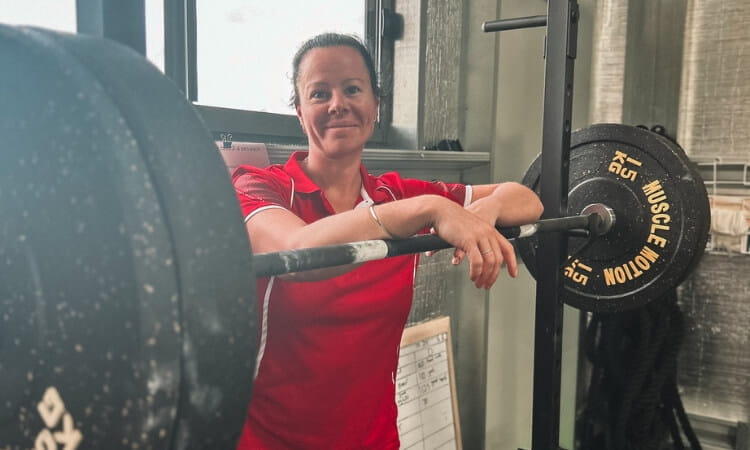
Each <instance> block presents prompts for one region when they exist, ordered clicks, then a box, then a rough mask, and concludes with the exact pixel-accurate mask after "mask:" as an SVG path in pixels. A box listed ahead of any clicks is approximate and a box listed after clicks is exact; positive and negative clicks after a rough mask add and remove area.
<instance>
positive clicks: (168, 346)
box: [0, 25, 710, 449]
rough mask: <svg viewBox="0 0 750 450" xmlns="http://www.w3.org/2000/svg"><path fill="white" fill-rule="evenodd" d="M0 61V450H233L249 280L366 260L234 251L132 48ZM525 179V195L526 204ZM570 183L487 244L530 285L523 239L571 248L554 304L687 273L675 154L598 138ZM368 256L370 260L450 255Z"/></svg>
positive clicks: (176, 110)
mask: <svg viewBox="0 0 750 450" xmlns="http://www.w3.org/2000/svg"><path fill="white" fill-rule="evenodd" d="M0 63H1V64H2V67H3V70H2V71H0V99H1V100H2V101H0V217H2V221H0V383H2V384H1V385H2V388H3V393H4V398H3V401H2V402H0V445H2V446H3V447H4V448H11V449H16V448H19V449H20V448H24V449H25V448H30V447H34V448H47V449H51V448H66V449H76V448H79V447H87V448H108V447H111V446H112V445H118V446H123V447H131V448H171V449H183V448H231V447H232V446H234V443H235V442H236V439H237V437H238V436H239V432H240V430H241V428H242V423H243V421H244V418H245V414H246V412H247V405H248V402H249V400H250V397H251V390H252V378H251V377H252V373H253V367H254V362H255V356H256V330H257V317H256V303H257V302H256V298H255V295H256V292H255V283H256V281H255V279H256V276H272V275H278V274H282V273H288V272H292V271H298V270H308V269H310V268H313V266H314V267H327V266H330V265H337V264H348V263H352V262H360V261H362V259H357V258H364V257H363V256H362V255H360V256H354V257H353V258H354V259H351V260H347V259H345V258H352V257H351V256H345V257H344V259H342V260H337V259H336V258H339V256H335V257H334V256H331V255H332V253H337V254H339V253H341V254H347V255H348V254H350V253H352V251H351V248H352V247H361V246H362V245H360V244H359V243H351V244H344V245H342V246H332V247H334V248H337V250H331V249H326V248H319V249H302V250H296V251H292V252H278V253H272V254H260V255H252V254H251V253H250V252H248V251H247V250H246V249H247V248H249V242H248V236H247V233H246V230H245V226H244V224H243V222H242V219H241V216H240V213H239V207H238V205H237V200H236V198H235V194H234V190H233V188H232V186H231V183H230V181H229V179H228V177H227V173H226V168H225V166H224V163H223V161H222V159H221V157H220V155H219V153H218V152H217V151H216V147H215V144H214V142H213V139H212V137H211V135H210V133H209V132H208V130H207V129H206V127H205V125H204V123H203V122H202V120H201V119H200V117H199V116H198V114H197V113H196V111H195V109H194V108H193V106H192V105H191V104H190V103H189V102H187V101H186V100H185V99H184V96H183V95H182V94H181V93H180V92H179V90H178V89H177V88H176V87H175V85H174V84H173V83H172V82H171V81H170V80H169V79H167V78H166V77H164V76H163V75H162V74H161V73H160V72H159V71H158V70H157V69H156V68H154V67H153V66H151V65H150V64H149V63H148V62H146V60H145V59H143V58H142V57H141V56H140V55H138V54H137V53H135V52H133V51H132V50H130V49H128V48H125V47H123V46H120V45H118V44H115V43H112V42H109V41H106V40H101V39H96V38H92V37H86V36H83V35H70V34H64V33H56V32H51V31H47V30H42V29H34V28H26V27H9V26H3V25H0ZM539 167H540V163H539V158H537V159H536V160H535V161H534V162H533V163H532V165H531V167H530V168H529V170H528V171H527V173H526V176H525V177H524V180H523V182H524V183H525V184H527V185H528V186H530V187H532V188H534V189H538V185H539V179H540V178H541V174H540V173H539ZM570 173H571V177H570V180H571V181H570V190H569V193H568V211H573V212H575V215H572V216H570V217H562V218H552V219H543V220H540V221H539V222H537V223H535V224H529V225H528V226H522V227H519V228H517V229H513V230H508V229H505V230H501V232H503V233H504V234H507V236H508V237H511V238H515V241H516V246H517V248H518V251H519V253H520V254H521V257H522V259H523V261H524V262H525V265H526V267H527V268H528V269H529V270H530V272H531V273H532V274H534V273H535V271H536V256H537V253H538V244H537V242H536V239H535V236H536V235H537V234H538V233H540V232H548V231H549V232H566V233H568V234H569V235H570V240H569V247H570V250H571V251H570V257H569V258H568V260H567V261H565V263H564V264H563V267H561V270H562V271H563V273H564V274H565V283H564V286H563V288H564V289H563V291H564V292H563V299H564V300H565V301H566V302H568V303H570V304H572V305H575V306H579V307H583V308H586V309H590V310H593V311H620V310H625V309H629V308H633V307H636V306H639V305H642V304H644V303H646V302H647V301H649V300H651V299H653V298H658V297H659V294H660V293H663V292H665V291H666V290H668V289H671V288H673V287H674V286H675V285H676V284H677V283H679V282H680V281H681V280H683V279H684V277H685V276H687V274H688V273H689V272H690V270H691V269H692V268H693V267H695V265H696V264H697V261H698V259H699V258H700V255H701V254H702V250H703V247H704V246H705V242H706V238H707V235H708V227H709V222H710V211H709V208H708V200H707V195H706V191H705V187H704V185H703V183H702V181H701V179H700V176H699V175H698V173H697V172H696V171H695V170H694V169H693V168H692V165H691V164H690V161H689V160H688V158H687V157H686V156H685V154H684V152H683V151H682V149H680V148H679V146H677V145H676V144H675V143H673V142H671V141H669V140H668V139H666V138H664V137H662V136H659V135H658V134H656V133H652V132H650V131H647V130H642V129H640V128H635V127H627V126H623V125H613V124H609V125H594V126H591V127H587V128H585V129H583V130H579V131H576V132H574V133H573V135H572V138H571V156H570ZM368 245H371V246H379V248H380V249H381V250H379V251H380V253H375V252H370V256H369V257H371V258H375V259H377V258H383V257H389V256H393V255H392V254H391V252H394V254H395V253H397V252H402V253H403V252H406V253H416V252H421V251H425V250H437V249H439V248H445V247H446V246H447V243H445V242H444V241H442V240H441V239H440V238H439V237H437V236H431V235H427V236H416V237H413V238H409V239H404V240H392V241H380V242H379V243H373V242H372V241H370V243H368V244H365V246H368ZM383 246H385V247H388V248H389V250H386V251H384V250H382V248H383ZM391 247H392V248H394V249H395V250H390V248H391ZM368 251H369V250H368ZM316 255H317V256H316ZM295 261H297V262H295ZM248 274H254V275H255V276H248Z"/></svg>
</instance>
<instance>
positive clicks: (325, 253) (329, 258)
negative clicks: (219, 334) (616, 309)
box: [253, 203, 615, 277]
mask: <svg viewBox="0 0 750 450" xmlns="http://www.w3.org/2000/svg"><path fill="white" fill-rule="evenodd" d="M614 223H615V213H614V211H613V210H612V209H611V208H609V207H607V206H606V205H602V204H601V203H593V204H591V205H587V206H586V207H585V208H583V210H582V211H581V213H580V215H576V216H569V217H560V218H556V219H546V220H540V221H537V222H535V223H531V224H526V225H519V226H514V227H497V231H498V232H499V233H500V234H502V235H503V236H505V237H506V238H508V239H519V238H527V237H531V236H535V235H536V234H537V233H542V232H555V231H565V232H570V233H572V234H579V235H580V234H582V235H585V236H602V235H604V234H606V233H607V232H608V231H609V230H610V229H611V228H612V226H613V225H614ZM451 247H453V246H452V245H450V244H449V243H448V242H446V241H444V240H443V239H442V238H440V237H439V236H436V235H432V234H427V235H419V236H414V237H410V238H406V239H396V240H394V239H372V240H367V241H359V242H349V243H345V244H336V245H327V246H322V247H314V248H302V249H296V250H287V251H281V252H273V253H258V254H255V255H253V261H254V262H255V264H256V267H255V275H256V276H257V277H269V276H274V275H283V274H287V273H293V272H303V271H306V270H313V269H322V268H326V267H333V266H343V265H346V264H358V263H363V262H368V261H376V260H379V259H385V258H391V257H393V256H400V255H408V254H412V253H420V252H426V251H430V250H442V249H446V248H451Z"/></svg>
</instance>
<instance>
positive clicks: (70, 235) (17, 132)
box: [0, 26, 182, 449]
mask: <svg viewBox="0 0 750 450" xmlns="http://www.w3.org/2000/svg"><path fill="white" fill-rule="evenodd" d="M0 64H2V67H3V70H2V71H0V98H1V99H2V102H0V217H2V222H1V224H0V317H1V318H2V321H1V322H0V384H1V386H2V387H1V390H2V392H3V400H2V402H0V442H2V445H3V448H13V449H28V448H63V447H65V448H76V445H74V444H76V443H79V444H80V448H111V447H112V446H113V445H116V446H123V447H131V446H140V447H141V448H146V447H160V448H165V447H167V445H168V443H169V441H170V439H171V436H172V431H173V428H174V420H175V417H176V412H177V406H178V400H179V395H180V392H179V387H180V384H179V381H180V372H181V371H180V364H181V363H180V353H181V348H182V344H181V339H180V330H179V320H180V317H179V304H178V303H177V302H176V301H174V299H176V298H177V295H178V293H179V289H178V280H177V277H176V273H175V270H174V263H173V261H174V253H173V250H172V247H171V244H170V242H169V241H170V240H169V230H168V228H167V226H166V224H165V223H164V222H163V220H162V214H161V211H160V206H159V201H158V198H157V197H158V195H157V193H156V192H155V191H154V189H153V187H152V186H151V181H150V177H149V174H148V171H147V170H146V167H145V165H144V162H143V160H142V159H141V157H140V154H139V152H138V148H137V143H136V142H135V140H134V137H133V134H132V133H131V130H130V128H129V127H128V126H127V124H126V123H125V121H124V119H123V116H122V115H121V114H120V111H119V110H118V108H117V107H116V106H115V105H114V104H113V103H112V102H111V100H110V98H109V96H108V95H107V94H106V93H105V92H104V91H103V90H102V89H101V88H100V86H99V85H98V84H97V82H96V80H95V79H94V78H93V77H91V76H90V74H89V73H88V72H87V71H86V70H85V69H83V68H82V67H81V65H80V63H78V62H77V61H76V60H74V59H72V58H71V57H70V56H69V55H68V54H67V53H66V52H64V51H63V50H62V49H60V48H59V47H58V46H56V45H51V44H50V43H49V42H47V40H46V39H40V37H39V33H38V32H36V31H33V30H30V29H21V28H11V27H5V26H0ZM170 262H171V263H170ZM56 446H59V447H56Z"/></svg>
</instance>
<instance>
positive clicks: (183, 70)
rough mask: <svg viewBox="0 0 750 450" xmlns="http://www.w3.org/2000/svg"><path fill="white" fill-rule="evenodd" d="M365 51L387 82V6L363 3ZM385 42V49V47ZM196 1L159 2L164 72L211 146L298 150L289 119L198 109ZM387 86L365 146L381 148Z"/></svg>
mask: <svg viewBox="0 0 750 450" xmlns="http://www.w3.org/2000/svg"><path fill="white" fill-rule="evenodd" d="M363 7H364V8H365V30H363V31H364V36H365V45H366V46H367V47H368V49H369V50H370V52H371V53H372V55H373V58H374V59H375V63H376V70H378V72H379V74H380V76H381V78H382V79H383V80H386V83H390V81H389V80H392V79H393V50H392V49H393V45H392V40H393V38H391V37H389V36H384V33H383V32H382V30H383V29H384V20H386V19H385V18H386V14H384V9H386V8H389V7H390V8H392V7H393V0H364V1H363ZM389 40H390V43H391V44H390V45H388V41H389ZM196 41H197V24H196V0H164V72H165V74H166V75H167V76H168V77H169V78H171V79H172V80H173V81H175V83H177V85H178V87H179V88H180V89H181V90H182V91H183V92H185V93H186V97H187V98H188V99H189V100H190V101H192V102H193V105H194V106H195V108H196V109H197V110H198V112H199V113H200V115H201V116H202V117H203V120H204V122H205V123H206V125H207V126H208V128H209V130H210V131H211V133H212V134H213V136H214V138H215V139H216V140H222V139H224V138H225V137H227V136H231V140H235V141H256V142H266V143H277V144H291V145H304V144H306V143H307V139H306V137H305V135H304V134H303V133H302V130H301V129H300V126H299V122H298V120H297V118H296V116H295V115H294V114H293V113H290V114H278V113H269V112H261V111H253V110H244V109H236V108H226V107H221V106H213V105H211V106H209V105H203V104H200V95H199V93H198V90H197V76H198V69H197V64H196V59H197V51H196V47H197V45H196ZM390 91H391V89H390V86H388V85H386V86H385V89H384V95H383V96H382V98H381V103H380V113H379V117H378V121H377V123H376V125H375V130H374V132H373V135H372V137H371V138H370V140H369V141H368V145H381V146H382V145H384V144H385V142H386V136H387V131H388V129H389V127H390V121H391V120H390V118H391V116H392V114H391V111H392V101H391V97H390Z"/></svg>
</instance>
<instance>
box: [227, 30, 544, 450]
mask: <svg viewBox="0 0 750 450" xmlns="http://www.w3.org/2000/svg"><path fill="white" fill-rule="evenodd" d="M293 69H294V74H293V85H294V95H293V104H294V107H295V109H296V111H297V117H298V118H299V121H300V125H301V126H302V130H303V131H304V133H305V134H306V135H307V137H308V142H309V150H308V151H307V152H296V153H294V154H293V155H292V156H291V157H290V158H289V161H288V162H287V163H286V164H285V165H274V166H271V167H269V168H266V169H258V168H252V167H240V168H238V169H237V171H235V173H234V175H233V182H234V185H235V189H236V191H237V194H238V197H239V200H240V204H241V207H242V211H243V214H244V216H245V222H246V224H247V230H248V233H249V236H250V240H251V243H252V248H253V252H255V253H262V252H275V251H281V250H289V249H297V248H304V247H317V246H322V245H328V244H335V243H343V242H352V241H359V240H366V239H384V238H394V239H398V238H404V237H407V236H411V235H413V234H416V233H419V232H421V231H423V230H429V229H430V228H433V229H434V232H435V233H437V234H438V235H440V236H441V237H442V238H443V239H445V240H446V241H448V242H449V243H451V244H452V245H453V246H455V248H456V249H455V250H454V256H453V264H460V263H461V261H462V260H464V259H468V261H469V277H470V279H471V280H472V281H473V282H474V284H475V285H476V286H477V287H478V288H489V287H490V286H492V284H493V283H494V282H495V280H496V279H497V277H498V274H499V272H500V268H501V266H502V265H503V264H505V265H507V268H508V273H509V274H510V276H516V273H517V270H518V269H517V263H516V259H515V253H514V249H513V246H512V245H511V244H510V243H509V242H508V241H507V240H506V239H505V238H504V237H503V236H502V235H500V233H498V232H497V231H496V230H495V225H496V224H498V225H506V226H507V225H518V224H522V223H529V222H532V221H534V220H536V219H537V218H538V217H539V216H540V214H541V212H542V207H541V203H540V202H539V199H538V198H537V196H536V194H534V193H533V192H532V191H531V190H529V189H527V188H526V187H524V186H521V185H519V184H517V183H503V184H497V185H481V186H473V187H471V186H464V185H460V184H446V183H440V182H425V181H420V180H411V179H404V178H401V177H400V176H399V175H398V174H396V173H388V174H385V175H382V176H373V175H370V174H368V173H367V171H366V170H365V168H364V166H363V165H362V152H363V149H364V145H365V142H366V141H367V139H368V138H369V137H370V135H371V134H372V132H373V129H374V124H375V120H376V117H377V110H378V105H379V97H378V94H379V91H378V83H377V77H376V73H375V69H374V65H373V62H372V59H371V57H370V55H369V54H368V52H367V50H366V48H365V47H364V46H363V45H362V44H361V43H360V42H359V41H358V40H357V39H355V38H352V37H349V36H345V35H339V34H323V35H319V36H316V37H314V38H312V39H310V40H309V41H307V42H306V43H305V44H303V45H302V47H301V48H300V49H299V50H298V52H297V54H296V55H295V57H294V61H293ZM416 264H417V256H416V255H407V256H400V257H396V258H388V259H384V260H380V261H373V262H369V263H365V264H362V265H357V266H355V265H350V266H345V267H337V268H327V269H320V270H316V271H309V272H301V273H296V274H288V275H285V276H283V277H273V278H270V279H259V280H258V298H259V302H260V305H259V314H260V332H259V334H260V336H259V350H258V359H257V364H256V373H255V381H254V385H253V398H252V401H251V405H250V410H249V413H248V419H247V422H246V424H245V427H244V430H243V434H242V437H241V439H240V443H239V445H238V448H240V449H265V448H268V449H282V448H294V449H302V448H304V449H337V448H338V449H366V448H373V449H387V448H398V447H399V439H398V431H397V429H396V419H397V408H396V403H395V387H394V380H395V371H396V368H397V364H398V350H399V342H400V338H401V333H402V331H403V327H404V325H405V322H406V318H407V316H408V313H409V309H410V307H411V299H412V294H413V281H414V270H415V268H416Z"/></svg>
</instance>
